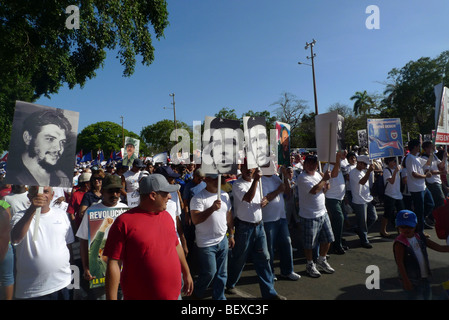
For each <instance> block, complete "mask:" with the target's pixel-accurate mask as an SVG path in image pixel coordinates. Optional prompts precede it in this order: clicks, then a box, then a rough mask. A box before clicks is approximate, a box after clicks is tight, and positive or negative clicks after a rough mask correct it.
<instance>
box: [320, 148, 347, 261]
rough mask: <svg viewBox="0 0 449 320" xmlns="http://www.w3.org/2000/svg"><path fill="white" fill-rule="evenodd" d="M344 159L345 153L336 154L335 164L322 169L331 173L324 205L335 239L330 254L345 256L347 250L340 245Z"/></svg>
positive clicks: (344, 184) (342, 215)
mask: <svg viewBox="0 0 449 320" xmlns="http://www.w3.org/2000/svg"><path fill="white" fill-rule="evenodd" d="M345 157H346V151H340V152H337V154H336V160H335V163H330V164H325V165H324V167H323V170H324V171H327V170H329V171H330V172H331V178H330V179H329V190H327V192H326V195H325V197H326V202H325V203H326V209H327V212H328V213H329V216H330V220H331V225H332V232H333V233H334V238H335V241H334V242H333V243H332V252H334V253H336V254H345V248H347V247H346V246H343V243H342V234H343V224H344V220H345V216H344V212H345V208H344V203H343V199H344V197H345V193H346V182H345V178H344V177H343V173H342V170H341V168H342V164H343V160H346V159H345ZM348 164H349V163H348Z"/></svg>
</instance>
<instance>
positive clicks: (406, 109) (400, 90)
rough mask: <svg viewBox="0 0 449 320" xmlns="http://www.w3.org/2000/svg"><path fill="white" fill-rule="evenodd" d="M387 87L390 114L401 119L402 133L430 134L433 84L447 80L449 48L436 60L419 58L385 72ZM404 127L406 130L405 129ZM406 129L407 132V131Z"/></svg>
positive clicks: (433, 126)
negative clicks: (387, 80) (386, 74)
mask: <svg viewBox="0 0 449 320" xmlns="http://www.w3.org/2000/svg"><path fill="white" fill-rule="evenodd" d="M388 79H389V83H390V86H388V87H387V88H386V92H387V93H388V94H389V95H388V99H389V100H388V101H389V104H390V107H391V109H392V111H391V114H392V115H394V116H397V117H399V118H401V123H402V124H403V132H404V131H405V132H407V131H414V130H416V131H417V132H413V136H414V138H417V134H418V133H422V134H426V133H430V132H431V130H432V129H435V94H434V86H435V85H437V84H438V83H441V82H442V81H444V83H445V84H447V83H449V51H444V52H443V53H441V54H440V55H439V56H438V57H436V58H435V59H431V58H429V57H422V58H420V59H418V60H417V61H410V62H408V63H407V64H406V65H405V66H404V67H402V68H400V69H397V68H394V69H392V70H391V71H390V72H389V73H388ZM404 129H405V130H404ZM406 130H407V131H406Z"/></svg>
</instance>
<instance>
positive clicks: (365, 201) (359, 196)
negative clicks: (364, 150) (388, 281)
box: [349, 155, 377, 249]
mask: <svg viewBox="0 0 449 320" xmlns="http://www.w3.org/2000/svg"><path fill="white" fill-rule="evenodd" d="M373 171H374V165H373V164H370V161H369V157H368V156H367V155H360V156H358V157H357V165H356V167H355V168H354V169H353V170H351V172H350V173H349V182H350V184H351V193H352V204H353V209H354V213H355V215H356V218H357V233H358V236H359V238H360V241H361V245H362V247H363V248H367V249H370V248H372V247H373V246H372V245H371V244H370V243H369V241H368V230H369V229H370V227H371V226H372V225H373V224H374V223H375V222H376V220H377V212H376V208H375V206H374V204H373V203H372V201H373V196H372V195H371V192H370V186H369V179H370V177H371V173H372V172H373Z"/></svg>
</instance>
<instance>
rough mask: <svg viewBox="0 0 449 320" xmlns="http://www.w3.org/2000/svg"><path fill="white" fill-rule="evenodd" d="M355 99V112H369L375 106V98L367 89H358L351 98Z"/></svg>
mask: <svg viewBox="0 0 449 320" xmlns="http://www.w3.org/2000/svg"><path fill="white" fill-rule="evenodd" d="M350 99H351V100H355V102H354V114H356V115H358V114H362V113H367V112H368V113H369V111H370V109H371V108H372V107H373V104H374V101H373V98H372V97H371V96H370V95H369V94H368V93H367V92H366V90H365V91H363V92H360V91H357V92H356V93H355V94H354V95H353V96H352V97H351V98H350Z"/></svg>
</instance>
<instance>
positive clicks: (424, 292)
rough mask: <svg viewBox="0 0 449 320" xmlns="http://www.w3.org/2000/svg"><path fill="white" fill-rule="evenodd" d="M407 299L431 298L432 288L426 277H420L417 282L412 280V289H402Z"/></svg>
mask: <svg viewBox="0 0 449 320" xmlns="http://www.w3.org/2000/svg"><path fill="white" fill-rule="evenodd" d="M404 292H405V297H406V299H407V300H431V299H432V288H431V287H430V282H429V280H428V279H427V278H423V279H420V280H419V281H418V282H413V289H412V290H410V291H407V290H404Z"/></svg>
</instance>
